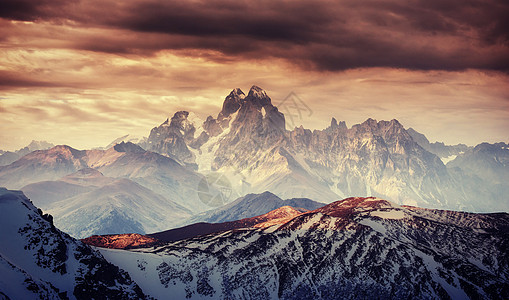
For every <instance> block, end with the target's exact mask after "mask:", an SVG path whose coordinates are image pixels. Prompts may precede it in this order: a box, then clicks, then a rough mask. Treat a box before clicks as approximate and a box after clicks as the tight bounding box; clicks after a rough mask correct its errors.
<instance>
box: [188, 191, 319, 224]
mask: <svg viewBox="0 0 509 300" xmlns="http://www.w3.org/2000/svg"><path fill="white" fill-rule="evenodd" d="M323 205H324V203H320V202H316V201H313V200H310V199H306V198H292V199H287V200H282V199H281V198H279V197H278V196H276V195H274V194H273V193H271V192H264V193H261V194H248V195H246V196H243V197H240V198H238V199H236V200H235V201H233V202H230V203H228V204H226V205H224V206H222V207H219V208H216V209H213V210H210V211H206V212H203V213H200V214H198V215H195V216H192V217H191V218H189V219H188V220H186V221H185V224H193V223H198V222H208V223H223V222H228V221H235V220H240V219H245V218H252V217H254V216H259V215H263V214H266V213H268V212H270V211H272V210H275V209H277V208H280V207H283V206H291V207H294V208H304V209H306V210H314V209H317V208H319V207H322V206H323Z"/></svg>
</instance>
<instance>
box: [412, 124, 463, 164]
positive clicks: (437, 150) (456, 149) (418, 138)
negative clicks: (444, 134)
mask: <svg viewBox="0 0 509 300" xmlns="http://www.w3.org/2000/svg"><path fill="white" fill-rule="evenodd" d="M407 132H408V134H410V136H411V137H412V138H413V139H414V141H415V142H416V143H417V144H419V146H421V147H422V148H424V149H426V151H429V152H431V153H433V154H435V155H437V156H438V157H440V158H441V159H442V161H443V162H444V164H446V163H448V162H449V161H451V160H453V159H454V158H456V156H458V155H459V154H462V153H464V152H466V151H468V150H469V149H472V147H469V146H467V145H465V144H457V145H445V144H444V143H442V142H434V143H430V142H429V140H428V138H427V137H426V136H425V135H424V134H422V133H420V132H417V131H416V130H415V129H413V128H408V129H407Z"/></svg>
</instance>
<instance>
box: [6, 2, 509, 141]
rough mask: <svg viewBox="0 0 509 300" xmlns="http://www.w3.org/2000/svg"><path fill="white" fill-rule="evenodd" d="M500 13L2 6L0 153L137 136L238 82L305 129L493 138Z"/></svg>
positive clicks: (422, 8) (499, 99)
mask: <svg viewBox="0 0 509 300" xmlns="http://www.w3.org/2000/svg"><path fill="white" fill-rule="evenodd" d="M311 8H312V9H311ZM508 11H509V5H508V4H505V3H502V2H501V1H492V0H487V1H459V0H453V1H447V2H443V1H438V0H432V1H424V0H422V1H410V2H401V1H395V0H379V1H363V2H359V1H353V0H352V1H341V2H339V3H338V2H337V1H313V2H310V1H261V2H256V3H255V2H250V1H229V0H222V1H172V2H166V1H160V2H158V1H154V0H150V1H147V0H142V1H139V0H137V1H134V0H133V1H122V2H119V1H110V0H106V1H79V0H73V1H47V0H42V1H30V0H6V1H2V2H1V3H0V46H1V47H0V118H1V121H2V122H1V125H0V141H1V143H0V149H14V148H19V147H21V146H24V145H25V144H27V143H28V142H30V140H32V139H47V140H49V141H51V142H53V143H67V144H71V145H73V146H76V147H80V148H89V147H94V146H103V145H105V144H108V143H109V142H110V141H111V140H112V139H114V138H116V137H118V136H121V135H125V134H127V133H134V134H136V135H147V134H148V132H149V130H150V128H152V127H153V126H156V125H158V124H159V123H161V122H162V121H164V119H166V118H167V117H168V116H169V115H171V114H172V113H173V112H174V111H175V110H180V109H187V110H191V111H195V112H197V113H198V114H199V115H200V116H202V117H206V116H207V115H208V114H212V115H215V114H217V112H218V111H219V108H220V106H221V105H222V101H223V99H224V97H225V96H226V95H227V94H228V93H229V91H230V90H231V89H233V88H235V87H240V88H242V89H244V90H247V89H248V88H249V87H250V86H251V85H252V84H257V85H260V86H262V87H264V88H265V89H267V90H268V92H269V95H270V96H271V97H272V98H273V102H274V104H278V103H279V102H281V101H282V99H284V97H285V96H286V95H287V94H288V93H289V92H291V91H295V92H296V93H297V94H298V95H299V96H300V97H301V98H302V99H303V101H305V102H306V104H307V105H308V106H309V107H310V108H311V109H312V110H313V114H312V116H311V117H308V118H302V119H300V120H298V122H299V123H302V124H304V125H305V126H306V127H311V128H323V127H325V126H327V124H328V123H329V122H330V118H331V117H333V116H334V117H336V118H337V119H338V120H346V121H347V123H348V124H349V125H352V124H353V123H358V122H362V121H363V120H365V119H366V118H368V117H374V118H377V119H392V118H397V119H399V120H400V121H401V122H402V123H403V124H404V125H405V126H407V127H414V128H415V129H416V130H419V131H422V132H423V133H425V134H427V135H428V137H429V138H430V139H431V140H443V141H445V142H449V143H458V142H465V143H469V144H475V143H478V142H482V141H484V140H488V141H497V140H505V141H507V139H508V138H509V137H508V135H507V133H506V132H507V130H506V128H509V123H508V120H509V115H508V113H509V107H508V101H509V100H508V99H509V91H508V88H507V86H509V77H508V75H507V71H508V70H509V38H508V31H507V30H506V29H507V27H508V23H507V22H508V21H507V18H505V16H506V15H507V14H508ZM481 120H482V121H481ZM295 125H300V124H295Z"/></svg>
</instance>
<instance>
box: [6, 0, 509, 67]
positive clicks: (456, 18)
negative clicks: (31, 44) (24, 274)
mask: <svg viewBox="0 0 509 300" xmlns="http://www.w3.org/2000/svg"><path fill="white" fill-rule="evenodd" d="M508 15H509V3H508V2H507V1H503V0H466V1H465V0H450V1H445V2H444V1H442V0H412V1H399V0H372V1H355V0H346V1H326V0H322V1H270V0H263V1H233V0H220V1H154V0H142V1H138V0H129V1H120V2H119V1H113V0H105V1H99V0H93V1H81V0H72V1H59V0H57V1H54V0H52V1H48V0H42V1H33V0H5V1H2V3H1V4H0V17H2V18H4V19H5V20H18V21H30V22H36V23H39V24H43V23H49V24H59V25H62V26H64V27H66V28H68V29H69V30H67V31H64V30H61V31H60V32H58V34H60V37H59V38H58V37H57V38H55V37H54V36H53V35H52V34H53V32H46V35H47V36H46V38H50V39H52V42H51V43H48V44H46V45H47V46H48V47H55V46H57V47H58V46H63V47H74V48H76V49H81V50H90V51H97V52H108V53H118V54H125V53H136V54H140V55H151V54H153V53H155V52H157V51H161V50H165V49H166V50H187V52H188V53H187V55H191V56H206V57H207V58H208V59H215V60H225V59H229V60H231V59H234V60H243V59H261V58H268V57H274V58H283V59H285V60H288V61H289V62H291V63H293V64H297V65H299V66H301V67H302V68H306V69H307V68H313V69H316V70H327V71H337V70H345V69H352V68H359V67H393V68H406V69H416V70H463V69H468V68H474V69H487V70H501V71H505V72H507V71H508V70H509V21H508V18H507V16H508ZM83 28H87V31H86V32H83V31H82V29H83ZM6 31H8V32H6ZM32 33H33V34H34V32H32ZM37 34H40V32H38V33H37ZM43 36H44V33H43ZM16 37H18V31H17V30H16V29H15V28H14V30H3V32H2V38H3V39H4V40H7V41H12V40H13V39H16ZM39 46H40V47H41V46H42V47H43V45H39Z"/></svg>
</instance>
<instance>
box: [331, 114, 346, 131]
mask: <svg viewBox="0 0 509 300" xmlns="http://www.w3.org/2000/svg"><path fill="white" fill-rule="evenodd" d="M327 129H328V130H331V131H336V130H346V129H348V128H347V127H346V123H345V121H340V122H339V123H338V121H337V120H336V118H334V117H333V118H332V120H331V122H330V126H329V127H328V128H327Z"/></svg>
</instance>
